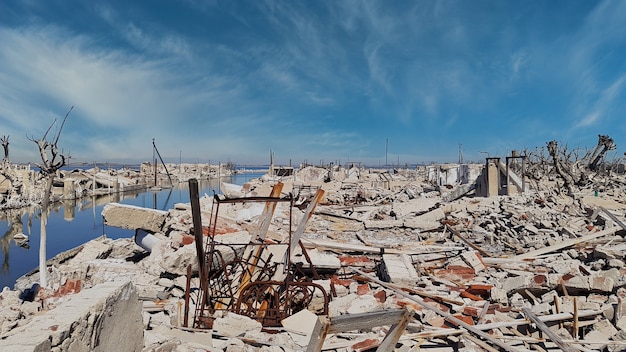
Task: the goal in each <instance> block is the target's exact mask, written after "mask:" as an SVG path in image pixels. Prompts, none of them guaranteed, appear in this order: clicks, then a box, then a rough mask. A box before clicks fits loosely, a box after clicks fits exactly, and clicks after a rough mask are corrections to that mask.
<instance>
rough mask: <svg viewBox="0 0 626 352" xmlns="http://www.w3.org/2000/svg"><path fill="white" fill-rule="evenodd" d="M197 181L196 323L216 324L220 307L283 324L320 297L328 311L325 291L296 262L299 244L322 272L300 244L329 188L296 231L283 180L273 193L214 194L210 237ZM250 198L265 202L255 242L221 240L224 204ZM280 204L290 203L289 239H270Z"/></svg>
mask: <svg viewBox="0 0 626 352" xmlns="http://www.w3.org/2000/svg"><path fill="white" fill-rule="evenodd" d="M194 181H195V180H190V181H189V185H190V195H191V206H192V213H193V221H194V234H195V239H196V251H197V254H198V263H199V265H200V270H199V275H200V288H199V292H198V295H197V298H198V302H197V303H196V309H195V314H194V319H193V327H195V328H201V329H202V328H211V327H212V325H213V320H214V316H215V313H216V312H219V311H229V312H234V313H237V314H240V315H244V316H248V317H250V318H252V319H255V320H257V321H259V322H260V323H261V324H262V325H263V326H264V327H273V326H280V324H281V320H282V319H284V318H286V317H288V316H290V315H292V314H294V313H296V312H298V311H300V310H302V309H307V308H308V307H309V305H310V303H311V302H312V301H313V299H314V298H316V297H318V298H321V299H322V300H323V302H324V303H323V305H322V307H321V309H320V311H319V312H318V313H319V314H324V315H326V314H327V313H328V300H329V298H328V295H327V293H326V291H325V290H324V288H323V287H322V286H320V285H318V284H316V283H314V282H312V280H311V278H309V277H308V276H307V275H305V274H304V272H303V268H302V263H294V262H293V261H292V254H293V252H294V251H295V249H296V246H300V248H301V249H302V253H303V255H304V257H305V258H306V260H307V262H308V265H309V268H310V270H311V271H312V272H313V276H314V277H315V276H317V273H316V271H315V268H314V266H313V264H312V263H311V260H310V258H309V257H308V255H307V253H306V250H305V249H304V247H303V246H302V245H301V244H300V237H301V235H302V233H303V232H304V229H305V226H306V222H307V221H308V219H309V218H310V217H311V216H312V214H313V210H314V209H315V206H316V205H317V203H318V202H319V201H320V200H321V198H322V196H323V194H324V192H323V191H322V190H318V192H317V193H316V195H315V197H314V198H313V199H312V200H311V202H310V203H309V206H308V207H307V209H306V211H305V214H304V216H303V218H302V219H301V221H300V222H299V224H298V227H297V229H296V231H295V232H293V233H292V220H291V219H292V210H293V207H294V199H293V197H292V196H291V195H289V196H288V197H283V198H281V197H280V194H281V191H282V187H283V184H282V183H277V184H276V185H275V186H274V187H273V189H272V192H271V194H270V196H269V197H243V198H225V197H223V196H218V195H215V196H214V197H213V205H212V209H211V219H210V223H209V229H208V235H207V236H206V240H205V239H204V237H205V236H204V235H203V234H202V221H201V218H200V208H199V202H198V200H197V197H198V195H197V193H198V192H197V181H195V182H196V184H195V186H194V184H193V182H194ZM194 198H195V200H194ZM249 202H263V203H265V208H264V210H263V213H262V214H261V216H260V217H259V219H258V223H257V225H256V227H255V230H254V233H251V235H252V240H251V241H250V242H249V243H223V242H220V240H219V239H218V236H216V233H217V231H216V228H217V223H218V216H219V211H220V207H222V206H226V205H227V204H234V203H249ZM278 203H288V204H289V224H288V232H289V237H288V238H289V242H288V243H276V242H274V241H271V240H266V239H265V235H266V234H267V231H268V229H269V226H270V223H271V221H272V218H273V214H274V211H275V209H276V207H277V205H278ZM189 276H190V275H189ZM188 280H189V278H188ZM188 309H189V289H188V290H187V297H186V304H185V311H186V312H188ZM185 321H186V320H185Z"/></svg>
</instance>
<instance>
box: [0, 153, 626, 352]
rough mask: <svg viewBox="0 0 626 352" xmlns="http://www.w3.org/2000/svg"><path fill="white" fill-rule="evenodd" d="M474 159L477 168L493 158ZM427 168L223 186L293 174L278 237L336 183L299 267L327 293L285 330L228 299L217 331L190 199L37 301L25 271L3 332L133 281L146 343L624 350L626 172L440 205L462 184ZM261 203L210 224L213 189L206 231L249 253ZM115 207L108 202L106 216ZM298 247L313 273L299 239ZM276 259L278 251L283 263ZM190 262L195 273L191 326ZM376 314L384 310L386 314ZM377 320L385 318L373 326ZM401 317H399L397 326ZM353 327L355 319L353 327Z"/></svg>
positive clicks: (113, 243) (94, 256) (298, 256)
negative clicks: (202, 320) (141, 239)
mask: <svg viewBox="0 0 626 352" xmlns="http://www.w3.org/2000/svg"><path fill="white" fill-rule="evenodd" d="M474 168H475V169H477V170H478V171H477V172H475V174H476V175H477V174H478V173H479V172H480V168H482V165H478V166H474ZM431 171H432V170H426V169H420V170H401V171H397V172H392V173H387V172H382V171H374V170H365V169H356V168H352V169H341V170H336V171H335V172H333V173H329V172H328V170H326V169H322V168H313V167H310V168H306V169H303V170H299V171H298V172H297V173H296V175H295V176H290V177H284V178H282V179H276V178H270V177H267V176H266V177H264V178H262V179H260V180H258V181H255V182H251V183H250V184H246V185H244V186H243V187H233V186H225V187H223V189H225V190H227V191H226V192H225V193H227V194H226V196H229V197H241V196H267V195H269V194H270V192H271V190H272V187H273V186H274V185H275V184H276V183H277V182H278V181H280V182H282V183H283V184H284V185H283V188H282V192H281V196H283V197H285V196H287V195H288V194H291V195H293V196H294V199H295V203H296V205H298V206H296V207H293V208H291V207H290V206H289V204H288V203H279V204H278V206H277V209H276V211H275V213H274V216H273V218H272V221H271V223H270V224H269V227H268V231H267V234H266V235H265V236H264V243H272V244H281V243H282V244H286V243H287V244H288V243H289V240H290V238H289V233H290V231H289V229H290V227H291V229H292V230H295V229H296V228H297V226H298V224H299V223H301V222H302V221H306V220H302V219H306V216H305V214H306V213H305V211H306V209H307V204H309V201H310V200H311V199H312V196H313V194H315V192H316V190H317V189H323V190H324V191H325V194H324V198H323V199H322V201H321V202H320V204H318V205H317V207H316V208H315V210H314V212H313V216H312V217H311V218H310V219H309V220H308V222H306V228H305V230H304V231H303V234H302V237H301V243H302V245H303V247H304V248H306V254H307V255H308V256H309V258H310V261H311V263H312V266H313V267H314V268H316V269H317V271H318V276H317V277H314V276H313V275H311V276H310V277H309V278H304V279H305V281H307V282H313V283H315V284H317V285H318V286H319V287H322V288H323V291H322V292H325V293H326V297H327V299H328V300H329V302H328V304H327V311H326V312H323V311H324V309H325V307H324V306H325V303H324V302H325V301H324V298H325V297H323V296H320V295H319V293H315V294H313V297H312V299H311V301H310V302H308V305H307V308H308V309H304V310H301V311H296V310H295V309H294V311H293V312H292V313H293V314H292V315H291V316H290V317H288V318H287V319H284V320H283V322H282V325H281V326H278V327H268V326H263V325H262V324H261V323H260V322H259V320H261V319H258V316H256V319H253V318H255V316H254V315H252V316H251V314H236V312H235V311H234V309H229V308H228V307H229V306H228V304H226V305H225V307H227V308H226V309H217V310H216V312H215V314H214V315H213V316H211V320H212V329H211V330H208V329H206V330H205V329H199V328H200V327H202V326H201V325H202V324H198V322H197V321H196V320H195V317H196V316H197V311H196V308H198V307H199V306H200V305H198V306H196V304H197V303H198V304H199V303H200V302H201V300H200V299H199V298H198V297H197V292H198V291H201V290H202V285H200V280H199V278H198V272H199V268H198V264H197V255H196V246H195V241H194V237H193V230H192V228H193V219H192V211H191V206H190V205H189V204H179V205H177V206H176V207H175V208H174V209H171V210H170V211H168V212H163V213H156V214H155V213H153V212H149V214H150V215H149V216H148V215H139V214H141V211H138V213H136V215H132V216H131V217H133V220H132V221H131V220H128V221H130V222H133V221H137V222H138V223H139V225H138V224H137V223H133V224H132V227H134V228H144V229H145V230H147V233H150V234H151V235H152V236H154V237H155V240H154V241H153V242H151V248H150V249H149V251H147V250H146V249H145V248H142V247H140V246H139V245H137V244H136V243H135V242H134V241H133V239H119V240H110V239H107V238H105V237H103V238H98V239H95V240H93V241H90V242H88V243H86V244H85V245H83V246H81V247H80V248H77V249H76V250H74V251H69V252H66V253H64V254H62V255H59V256H57V257H55V258H53V259H51V260H50V261H49V262H48V271H49V272H48V282H49V287H46V288H43V289H42V290H39V291H37V292H36V294H34V292H33V295H32V297H30V298H29V297H27V296H28V295H27V294H28V293H29V290H30V289H32V288H33V284H35V283H36V282H37V280H38V277H39V274H38V273H33V274H32V275H29V276H25V277H23V278H21V279H20V280H18V282H17V283H16V287H15V288H16V289H15V290H10V289H8V288H4V290H3V291H2V293H0V324H1V329H2V330H1V332H0V340H1V339H3V338H6V337H7V336H10V335H11V334H12V331H15V329H16V328H17V327H20V326H24V325H26V324H28V323H29V321H30V320H31V319H32V318H33V317H34V316H37V315H41V314H45V312H46V311H49V310H52V309H54V308H55V307H56V306H58V305H59V304H61V302H63V301H64V300H66V299H67V297H70V296H71V295H73V294H75V293H76V292H78V291H84V290H88V289H90V288H91V287H94V286H96V285H97V284H100V283H103V282H109V281H115V280H130V281H131V282H132V284H133V285H134V286H135V288H136V290H137V292H138V295H139V298H140V299H141V300H142V302H143V323H144V334H143V336H144V343H143V346H144V348H143V350H144V351H203V350H207V351H242V350H246V351H257V350H258V351H296V350H306V349H307V347H310V346H312V345H313V344H314V343H315V342H316V341H317V342H318V343H319V344H322V343H323V345H322V349H323V350H336V351H365V350H369V349H372V348H375V347H376V346H378V345H380V344H383V345H384V344H385V343H388V341H389V339H391V340H393V342H395V344H394V345H392V347H390V349H389V350H396V351H420V350H428V351H480V350H512V351H528V350H537V351H548V350H553V351H555V350H568V351H570V350H571V351H621V350H626V302H625V301H624V297H626V278H625V276H624V274H625V273H626V267H625V260H626V259H625V256H624V253H626V252H625V251H624V248H625V246H626V244H625V243H624V237H623V236H624V234H626V227H625V225H624V221H625V220H624V214H625V212H626V193H625V192H624V189H625V188H626V181H625V179H624V176H623V175H616V174H614V175H611V176H607V177H606V178H605V179H604V181H603V188H601V189H599V188H597V187H594V188H580V189H578V192H577V193H575V194H572V195H566V193H565V192H563V191H562V190H561V187H560V186H559V184H558V182H559V180H558V178H556V177H545V178H544V179H542V180H540V181H539V182H534V183H532V184H530V185H529V187H528V189H527V190H526V192H524V193H523V194H513V195H500V196H494V197H479V196H476V195H475V194H474V193H473V192H471V191H470V192H469V193H466V194H463V193H461V194H462V196H461V197H460V198H458V199H456V200H451V201H444V200H443V199H444V198H445V199H450V197H448V195H449V194H450V193H451V192H454V191H455V190H456V189H457V188H460V187H462V185H460V184H457V183H454V182H445V183H443V184H440V183H441V182H440V180H441V179H439V181H437V180H433V179H432V178H430V177H429V175H431V174H432V172H431ZM429 178H430V179H429ZM470 182H473V180H470ZM531 186H532V187H531ZM264 207H265V204H264V203H258V202H243V203H235V204H220V213H219V215H220V217H219V219H218V220H217V224H211V219H212V216H211V214H213V213H214V212H215V210H216V209H215V208H216V206H215V203H214V201H213V198H212V197H208V196H206V195H204V196H202V197H200V208H201V210H202V225H203V232H204V233H205V235H206V234H208V233H209V231H210V229H211V226H212V225H216V226H215V229H216V233H215V237H214V242H215V243H217V244H219V245H222V246H224V248H226V247H228V248H234V247H235V246H237V245H238V244H243V245H242V246H239V247H237V248H240V249H241V250H242V251H244V252H245V251H246V250H247V249H250V248H257V247H254V246H253V245H250V246H246V245H245V244H247V243H251V241H252V242H254V240H255V238H254V237H255V236H256V234H257V233H258V229H259V226H260V225H259V222H258V220H259V217H260V214H261V213H262V212H263V211H264ZM118 210H119V209H117V210H116V209H109V211H110V212H111V213H110V214H109V217H113V216H116V215H114V214H115V212H116V211H118ZM105 211H107V210H106V209H105ZM133 211H134V210H133ZM122 213H128V214H130V210H128V209H122ZM105 217H106V216H105ZM112 221H113V220H112ZM124 221H126V220H124ZM129 226H130V225H129ZM292 232H293V231H292ZM296 232H297V231H296ZM204 238H205V239H204V241H205V244H206V243H207V242H209V238H210V237H207V236H205V237H204ZM285 247H286V246H284V245H283V247H282V248H283V249H282V250H283V252H284V251H285V249H284V248H285ZM292 254H293V256H292V260H293V261H294V262H302V265H301V267H303V268H304V269H308V270H305V272H306V273H307V274H310V269H311V265H310V264H309V263H308V261H307V260H306V257H305V256H304V255H303V254H304V253H302V250H300V249H297V250H296V251H295V252H294V253H292ZM275 257H276V258H278V257H280V256H279V255H276V256H275ZM281 261H282V257H281V258H278V259H272V260H270V259H267V262H268V263H272V265H274V266H273V267H277V266H279V265H280V262H281ZM188 265H191V266H192V273H193V274H192V278H191V279H190V290H189V291H190V292H191V299H190V314H189V318H188V321H187V322H186V323H185V322H184V305H185V304H184V299H185V291H186V286H187V267H188ZM268 267H269V266H268ZM212 272H213V271H212ZM278 274H279V270H277V271H276V272H272V275H271V277H270V278H276V277H279V275H278ZM213 275H214V276H212V280H214V281H211V285H218V282H219V277H218V276H219V274H215V273H214V274H213ZM257 275H258V274H257ZM299 278H300V279H301V280H302V279H303V277H302V276H300V277H299ZM239 279H241V277H239ZM280 280H285V276H284V275H283V276H280ZM211 287H213V286H211ZM316 287H317V286H316ZM238 292H239V293H240V292H241V291H238ZM293 306H295V304H293ZM230 307H232V306H230ZM381 311H383V312H384V313H386V314H387V315H386V316H387V318H386V319H380V318H375V317H379V316H377V315H376V314H378V312H381ZM396 312H400V313H398V315H396ZM403 312H408V313H406V314H407V315H403V314H405V313H403ZM240 313H241V312H240ZM198 316H200V315H198ZM319 317H322V318H319ZM364 317H365V318H364ZM367 317H370V318H371V319H373V320H375V321H374V322H373V323H372V322H371V321H370V322H368V323H364V319H365V320H367ZM380 317H382V316H380ZM325 318H329V319H327V320H325ZM405 318H406V321H403V319H405ZM394 319H395V322H394ZM390 320H391V323H390V322H389V321H390ZM320 322H322V323H324V322H325V323H326V329H325V330H323V331H325V333H323V332H322V333H321V334H322V335H321V336H320V330H316V328H315V325H316V324H320ZM377 322H378V323H380V324H381V325H380V326H378V325H377V324H378V323H377ZM396 323H397V324H398V325H400V326H401V327H402V328H403V329H402V330H401V331H400V332H401V334H399V333H398V334H397V335H394V334H396V333H397V331H396V330H397V329H395V330H394V329H393V326H394V324H396ZM342 324H343V325H346V326H349V327H350V328H346V329H348V330H346V331H344V330H345V329H341V328H340V327H339V326H343V325H342ZM350 324H352V325H350ZM311 335H312V336H313V337H311ZM392 335H394V336H392ZM386 336H388V338H387V339H385V337H386ZM394 338H397V342H396V341H395V340H394Z"/></svg>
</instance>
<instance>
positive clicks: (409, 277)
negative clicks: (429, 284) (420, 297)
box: [383, 254, 419, 287]
mask: <svg viewBox="0 0 626 352" xmlns="http://www.w3.org/2000/svg"><path fill="white" fill-rule="evenodd" d="M383 262H384V263H385V267H386V268H387V274H388V275H389V278H390V279H391V282H393V283H395V284H402V285H407V286H409V287H413V286H415V284H416V283H417V281H418V280H419V275H418V274H417V270H415V267H414V266H413V263H412V262H411V258H410V257H409V256H408V255H398V254H383Z"/></svg>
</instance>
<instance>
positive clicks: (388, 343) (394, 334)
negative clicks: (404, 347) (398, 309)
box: [376, 309, 413, 352]
mask: <svg viewBox="0 0 626 352" xmlns="http://www.w3.org/2000/svg"><path fill="white" fill-rule="evenodd" d="M412 315H413V314H411V312H410V311H409V310H408V309H404V310H403V312H402V315H401V316H400V319H399V320H398V321H397V322H396V323H395V324H393V325H392V326H391V328H390V329H389V332H387V335H385V338H384V339H383V341H382V342H381V343H380V346H378V348H377V349H376V351H377V352H393V351H394V350H395V348H396V344H397V343H398V340H399V339H400V336H402V333H403V332H404V329H406V326H407V325H409V322H410V321H411V316H412Z"/></svg>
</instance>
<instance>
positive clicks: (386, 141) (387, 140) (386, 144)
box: [385, 138, 389, 167]
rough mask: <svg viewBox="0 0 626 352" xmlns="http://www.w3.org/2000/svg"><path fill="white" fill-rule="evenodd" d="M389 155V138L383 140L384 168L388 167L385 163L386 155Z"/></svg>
mask: <svg viewBox="0 0 626 352" xmlns="http://www.w3.org/2000/svg"><path fill="white" fill-rule="evenodd" d="M388 153H389V138H387V139H385V167H387V165H389V163H388V162H387V154H388Z"/></svg>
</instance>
